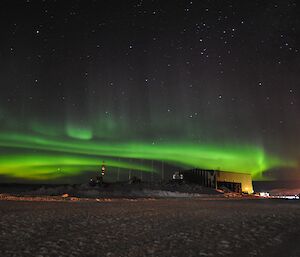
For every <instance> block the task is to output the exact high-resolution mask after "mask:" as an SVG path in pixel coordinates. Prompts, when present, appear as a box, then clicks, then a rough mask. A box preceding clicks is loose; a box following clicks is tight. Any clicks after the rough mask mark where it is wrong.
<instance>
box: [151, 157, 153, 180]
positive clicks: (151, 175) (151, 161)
mask: <svg viewBox="0 0 300 257" xmlns="http://www.w3.org/2000/svg"><path fill="white" fill-rule="evenodd" d="M151 182H153V160H151Z"/></svg>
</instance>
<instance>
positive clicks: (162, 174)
mask: <svg viewBox="0 0 300 257" xmlns="http://www.w3.org/2000/svg"><path fill="white" fill-rule="evenodd" d="M164 179H165V174H164V161H161V180H162V181H164Z"/></svg>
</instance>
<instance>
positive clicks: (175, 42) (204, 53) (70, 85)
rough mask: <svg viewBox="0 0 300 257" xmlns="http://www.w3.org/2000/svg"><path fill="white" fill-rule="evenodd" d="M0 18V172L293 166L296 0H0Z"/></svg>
mask: <svg viewBox="0 0 300 257" xmlns="http://www.w3.org/2000/svg"><path fill="white" fill-rule="evenodd" d="M0 31H1V32H0V33H1V34H0V35H1V40H0V86H1V91H0V92H1V93H0V182H6V181H10V182H16V181H30V182H32V181H43V182H45V181H46V182H47V181H49V182H53V181H56V182H57V181H58V182H62V181H69V182H74V181H77V180H78V177H80V178H81V177H82V176H83V177H84V176H88V175H85V174H90V173H89V172H92V171H98V170H99V169H100V168H99V167H100V165H101V163H102V161H103V160H104V161H105V163H106V165H107V166H108V170H111V171H115V170H116V169H118V170H121V172H122V174H127V173H128V170H134V171H139V172H141V171H143V172H145V173H149V172H151V171H154V172H160V168H159V167H161V164H162V165H165V168H166V169H167V167H169V169H172V168H171V167H173V168H174V169H177V168H195V167H198V168H207V169H221V170H227V171H235V172H246V173H251V174H253V176H254V179H263V180H273V179H275V180H283V179H300V149H299V145H300V119H299V112H300V75H299V72H300V56H299V50H300V47H299V44H300V42H299V41H300V40H299V39H300V35H299V34H300V8H299V3H297V1H296V0H294V1H292V0H291V1H288V0H281V1H271V0H270V1H259V0H251V1H238V0H236V1H221V0H220V1H213V0H210V1H209V0H206V1H183V0H182V1H179V0H177V1H176V0H172V1H171V0H168V1H165V0H164V1H163V0H161V1H158V0H156V1H155V0H152V1H150V0H148V1H147V0H145V1H142V0H140V1H127V0H123V1H121V0H119V1H100V0H99V1H91V0H76V1H75V0H73V1H71V0H70V1H58V0H43V1H41V0H40V1H32V0H27V1H23V0H22V1H21V0H18V1H17V0H9V1H8V0H4V1H1V2H0ZM153 163H154V164H153ZM66 179H67V180H66Z"/></svg>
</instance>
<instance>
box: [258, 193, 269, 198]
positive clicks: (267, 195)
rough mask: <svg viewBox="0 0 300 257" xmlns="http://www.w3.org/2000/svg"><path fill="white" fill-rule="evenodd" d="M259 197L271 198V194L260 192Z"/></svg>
mask: <svg viewBox="0 0 300 257" xmlns="http://www.w3.org/2000/svg"><path fill="white" fill-rule="evenodd" d="M259 196H261V197H269V196H270V193H268V192H260V193H259Z"/></svg>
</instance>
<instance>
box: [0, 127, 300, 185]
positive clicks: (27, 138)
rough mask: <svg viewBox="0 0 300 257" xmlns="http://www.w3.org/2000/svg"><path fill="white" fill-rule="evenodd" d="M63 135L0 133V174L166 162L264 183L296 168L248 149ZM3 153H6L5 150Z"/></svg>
mask: <svg viewBox="0 0 300 257" xmlns="http://www.w3.org/2000/svg"><path fill="white" fill-rule="evenodd" d="M80 131H81V130H80V129H78V130H76V131H75V130H74V129H73V130H72V131H70V130H67V132H66V134H67V135H65V136H62V137H59V136H56V137H55V136H45V135H40V134H36V133H35V134H20V133H13V132H6V133H5V132H2V133H1V134H0V147H1V148H2V151H4V152H7V153H5V154H1V157H0V164H1V166H0V175H3V176H7V177H11V178H17V179H25V180H26V179H27V180H31V181H32V180H36V181H40V180H44V181H47V180H57V179H60V178H62V177H68V176H74V175H78V174H81V173H83V172H85V171H97V170H99V166H100V165H101V163H102V160H105V164H106V165H107V166H108V167H111V168H110V169H112V170H113V169H120V170H121V171H122V172H128V170H138V171H143V172H159V169H158V168H157V167H156V168H155V167H154V168H153V165H152V166H151V165H149V163H150V162H149V161H151V160H153V161H155V162H164V163H165V164H168V165H172V166H175V167H178V168H185V169H187V168H196V167H199V168H206V169H220V170H226V171H232V172H244V173H251V174H252V175H253V177H254V178H255V179H262V178H263V177H262V175H263V172H264V171H266V170H269V169H272V168H277V167H293V166H295V163H294V162H293V161H290V160H284V159H281V158H279V157H276V156H272V155H269V154H267V153H266V152H265V151H264V150H263V148H258V147H254V146H251V145H239V146H230V145H215V144H195V143H187V142H180V141H179V142H176V141H173V142H171V141H170V142H168V143H156V144H153V143H151V142H141V141H136V142H132V141H130V142H117V143H116V142H106V141H104V142H102V141H101V140H95V139H93V140H90V134H89V133H87V131H86V130H84V131H83V132H82V134H80V133H79V132H80ZM5 149H7V151H6V150H5Z"/></svg>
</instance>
